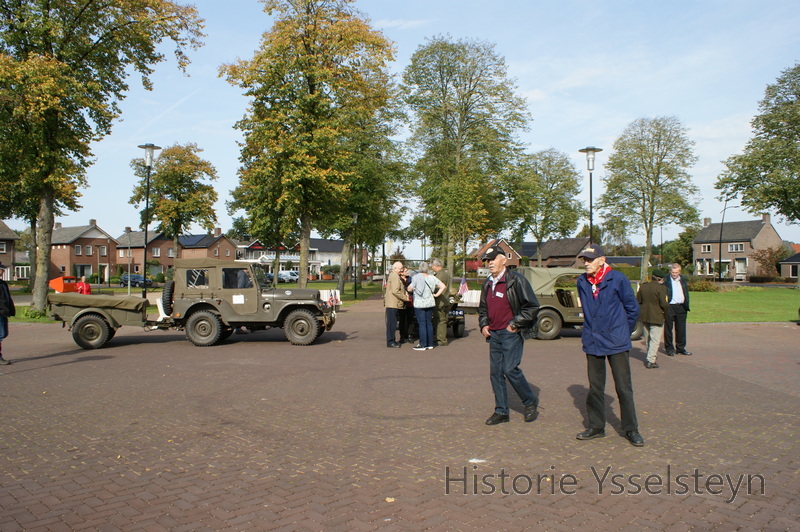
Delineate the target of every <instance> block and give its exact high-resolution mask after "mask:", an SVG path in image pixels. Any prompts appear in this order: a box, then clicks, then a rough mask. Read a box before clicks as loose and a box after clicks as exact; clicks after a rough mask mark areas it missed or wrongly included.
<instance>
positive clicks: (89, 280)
mask: <svg viewBox="0 0 800 532" xmlns="http://www.w3.org/2000/svg"><path fill="white" fill-rule="evenodd" d="M98 277H99V276H98V275H97V274H96V273H93V274H92V275H90V276H89V277H88V278H87V279H86V282H87V283H92V284H96V283H97V279H98Z"/></svg>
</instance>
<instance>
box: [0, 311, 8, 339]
mask: <svg viewBox="0 0 800 532" xmlns="http://www.w3.org/2000/svg"><path fill="white" fill-rule="evenodd" d="M6 336H8V318H6V317H5V316H0V342H2V341H3V338H5V337H6Z"/></svg>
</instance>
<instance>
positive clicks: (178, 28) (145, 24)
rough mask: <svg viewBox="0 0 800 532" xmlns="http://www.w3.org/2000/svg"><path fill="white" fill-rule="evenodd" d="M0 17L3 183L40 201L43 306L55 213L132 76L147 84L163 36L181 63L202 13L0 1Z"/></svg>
mask: <svg viewBox="0 0 800 532" xmlns="http://www.w3.org/2000/svg"><path fill="white" fill-rule="evenodd" d="M0 14H1V15H2V16H1V17H0V108H1V109H0V118H2V120H0V135H2V138H3V142H2V143H0V144H2V145H3V147H2V149H0V186H2V188H3V189H6V186H7V185H20V187H19V189H18V190H19V191H20V192H21V193H22V194H23V195H24V198H25V201H30V200H32V199H34V200H35V201H36V202H37V206H38V207H37V209H36V242H37V247H38V249H39V253H38V255H37V258H36V271H37V272H39V274H38V275H37V276H36V280H35V283H34V288H33V303H32V306H33V307H34V308H35V309H37V310H40V311H42V310H44V308H45V306H46V304H47V280H48V279H47V274H46V272H47V271H48V270H49V264H50V243H51V240H52V233H53V223H54V215H55V214H54V213H55V212H56V210H57V208H58V207H59V206H63V207H67V208H70V207H71V206H74V205H76V204H75V203H74V202H75V201H76V199H77V197H79V195H80V194H79V192H78V191H79V190H80V189H81V188H83V187H85V186H86V184H87V183H86V175H85V174H86V169H87V168H88V166H89V165H90V164H91V155H92V154H91V151H90V144H91V143H92V142H95V141H98V140H99V139H101V138H102V137H103V136H105V135H107V134H108V133H109V132H110V131H111V126H112V123H113V121H114V119H116V118H117V117H118V115H119V105H118V104H119V102H120V101H121V100H122V99H123V98H124V95H125V93H126V92H127V90H128V84H127V81H126V80H127V78H128V76H129V75H130V74H131V73H133V72H138V73H139V74H141V76H142V83H143V84H144V86H145V87H146V88H148V89H149V88H150V79H149V77H150V74H151V73H152V72H153V70H152V66H153V65H155V64H157V63H160V62H161V61H163V60H164V59H165V57H164V55H163V54H162V53H160V52H159V51H158V50H157V45H158V44H159V43H161V42H163V41H164V40H170V41H172V42H173V43H174V45H175V51H174V53H175V56H176V58H177V62H178V67H179V68H180V69H181V70H184V69H185V67H186V65H187V64H188V58H187V56H186V49H187V48H196V47H198V46H199V45H200V42H199V38H201V37H202V36H203V35H202V33H201V30H202V19H200V18H199V17H198V15H197V11H196V9H195V8H194V7H193V6H184V5H181V4H178V3H177V2H173V1H168V0H105V1H104V2H96V1H94V0H73V1H70V2H53V1H51V0H14V1H10V0H0ZM9 117H10V118H11V119H10V120H9V119H8V118H9Z"/></svg>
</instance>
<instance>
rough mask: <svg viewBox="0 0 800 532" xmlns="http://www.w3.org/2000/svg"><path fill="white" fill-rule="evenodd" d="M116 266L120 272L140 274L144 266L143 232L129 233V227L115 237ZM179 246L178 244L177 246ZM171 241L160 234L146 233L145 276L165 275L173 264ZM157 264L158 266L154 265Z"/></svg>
mask: <svg viewBox="0 0 800 532" xmlns="http://www.w3.org/2000/svg"><path fill="white" fill-rule="evenodd" d="M117 242H118V244H117V252H118V253H117V264H118V265H119V269H120V270H121V271H126V272H127V271H130V272H131V273H138V274H141V273H142V264H144V231H131V228H130V227H126V228H125V232H124V233H122V234H121V235H120V236H118V237H117ZM179 245H180V244H179ZM173 247H174V246H173V240H172V239H171V238H168V237H167V236H165V235H164V233H160V232H150V231H148V232H147V260H148V262H150V264H149V265H148V267H147V275H148V276H152V275H158V274H159V273H164V274H165V273H166V272H167V270H168V269H170V268H172V267H173V266H174V264H175V250H174V249H173ZM154 262H157V263H158V264H154Z"/></svg>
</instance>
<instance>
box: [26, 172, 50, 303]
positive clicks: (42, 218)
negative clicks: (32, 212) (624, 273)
mask: <svg viewBox="0 0 800 532" xmlns="http://www.w3.org/2000/svg"><path fill="white" fill-rule="evenodd" d="M54 221H55V220H54V216H53V190H52V189H51V188H50V187H45V188H44V190H42V197H41V199H40V200H39V216H38V217H37V219H36V225H37V231H36V247H37V248H38V252H37V253H36V272H37V273H36V279H35V281H34V285H33V301H32V304H31V306H33V308H34V310H38V311H39V312H45V311H46V310H47V289H48V284H47V281H48V277H49V274H48V273H49V271H50V243H51V242H52V241H53V223H54Z"/></svg>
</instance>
